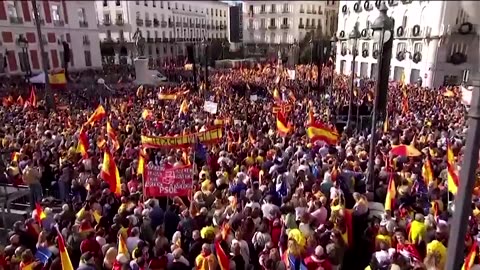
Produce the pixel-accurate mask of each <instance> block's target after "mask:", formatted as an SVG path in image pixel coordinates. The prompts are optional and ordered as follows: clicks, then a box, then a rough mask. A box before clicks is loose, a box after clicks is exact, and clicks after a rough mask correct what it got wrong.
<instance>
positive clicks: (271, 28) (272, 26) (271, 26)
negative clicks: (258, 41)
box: [268, 25, 277, 30]
mask: <svg viewBox="0 0 480 270" xmlns="http://www.w3.org/2000/svg"><path fill="white" fill-rule="evenodd" d="M268 29H269V30H275V29H277V26H276V25H269V26H268Z"/></svg>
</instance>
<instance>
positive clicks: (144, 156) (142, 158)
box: [137, 147, 147, 175]
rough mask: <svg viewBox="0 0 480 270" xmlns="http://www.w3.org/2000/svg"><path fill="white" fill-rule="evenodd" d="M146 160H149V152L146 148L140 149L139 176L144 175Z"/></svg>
mask: <svg viewBox="0 0 480 270" xmlns="http://www.w3.org/2000/svg"><path fill="white" fill-rule="evenodd" d="M145 160H147V152H146V150H145V148H143V147H142V148H140V151H139V153H138V166H137V175H143V172H144V169H145Z"/></svg>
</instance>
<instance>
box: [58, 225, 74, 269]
mask: <svg viewBox="0 0 480 270" xmlns="http://www.w3.org/2000/svg"><path fill="white" fill-rule="evenodd" d="M57 232H58V233H57V241H58V251H59V252H60V262H61V264H62V270H73V265H72V261H70V256H68V251H67V249H66V248H65V241H64V240H63V236H62V234H61V233H60V232H59V231H58V229H57Z"/></svg>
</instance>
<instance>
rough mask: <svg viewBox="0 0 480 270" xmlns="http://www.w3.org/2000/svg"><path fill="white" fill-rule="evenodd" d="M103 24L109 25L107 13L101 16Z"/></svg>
mask: <svg viewBox="0 0 480 270" xmlns="http://www.w3.org/2000/svg"><path fill="white" fill-rule="evenodd" d="M103 23H104V24H105V23H110V14H109V13H105V14H103Z"/></svg>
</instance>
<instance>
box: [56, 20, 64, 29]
mask: <svg viewBox="0 0 480 270" xmlns="http://www.w3.org/2000/svg"><path fill="white" fill-rule="evenodd" d="M53 26H59V27H62V26H65V22H64V21H61V20H56V21H53Z"/></svg>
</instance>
